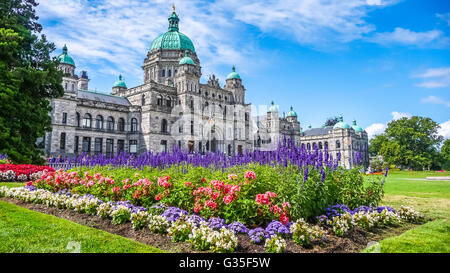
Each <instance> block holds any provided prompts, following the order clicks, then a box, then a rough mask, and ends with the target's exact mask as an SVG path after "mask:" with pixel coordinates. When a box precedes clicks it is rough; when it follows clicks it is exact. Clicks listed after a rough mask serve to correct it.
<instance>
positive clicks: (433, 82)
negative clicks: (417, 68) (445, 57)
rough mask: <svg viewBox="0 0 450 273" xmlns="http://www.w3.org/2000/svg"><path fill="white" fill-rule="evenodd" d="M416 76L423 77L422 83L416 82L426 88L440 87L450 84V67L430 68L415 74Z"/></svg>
mask: <svg viewBox="0 0 450 273" xmlns="http://www.w3.org/2000/svg"><path fill="white" fill-rule="evenodd" d="M413 77H414V78H422V79H423V81H422V82H421V83H418V84H416V86H419V87H425V88H440V87H449V86H450V67H438V68H429V69H427V70H426V71H425V72H423V73H420V74H417V75H413Z"/></svg>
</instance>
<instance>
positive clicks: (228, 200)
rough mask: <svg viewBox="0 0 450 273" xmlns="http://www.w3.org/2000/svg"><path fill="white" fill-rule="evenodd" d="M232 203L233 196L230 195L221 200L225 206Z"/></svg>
mask: <svg viewBox="0 0 450 273" xmlns="http://www.w3.org/2000/svg"><path fill="white" fill-rule="evenodd" d="M232 201H233V196H232V195H227V196H225V197H224V198H223V202H224V203H225V204H227V205H228V204H230V203H231V202H232Z"/></svg>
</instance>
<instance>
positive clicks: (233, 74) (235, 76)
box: [227, 65, 241, 80]
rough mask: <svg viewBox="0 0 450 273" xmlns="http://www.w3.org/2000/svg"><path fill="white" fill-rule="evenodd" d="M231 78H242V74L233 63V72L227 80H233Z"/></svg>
mask: <svg viewBox="0 0 450 273" xmlns="http://www.w3.org/2000/svg"><path fill="white" fill-rule="evenodd" d="M231 79H239V80H240V79H241V76H239V74H238V73H236V67H235V66H234V65H233V68H232V69H231V73H230V74H228V76H227V80H231Z"/></svg>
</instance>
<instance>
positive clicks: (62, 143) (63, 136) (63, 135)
mask: <svg viewBox="0 0 450 273" xmlns="http://www.w3.org/2000/svg"><path fill="white" fill-rule="evenodd" d="M59 148H60V149H61V150H65V149H66V133H61V138H60V139H59Z"/></svg>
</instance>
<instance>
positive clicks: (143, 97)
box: [141, 95, 145, 106]
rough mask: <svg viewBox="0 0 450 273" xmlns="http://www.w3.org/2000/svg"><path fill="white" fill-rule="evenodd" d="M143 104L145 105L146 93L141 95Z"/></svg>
mask: <svg viewBox="0 0 450 273" xmlns="http://www.w3.org/2000/svg"><path fill="white" fill-rule="evenodd" d="M141 105H142V106H144V105H145V95H142V97H141Z"/></svg>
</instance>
